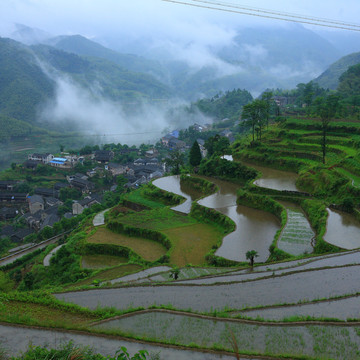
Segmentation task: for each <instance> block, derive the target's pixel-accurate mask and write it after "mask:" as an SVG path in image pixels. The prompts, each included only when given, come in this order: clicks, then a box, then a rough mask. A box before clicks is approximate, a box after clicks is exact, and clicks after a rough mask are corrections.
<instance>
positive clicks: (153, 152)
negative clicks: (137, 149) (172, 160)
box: [145, 149, 159, 158]
mask: <svg viewBox="0 0 360 360" xmlns="http://www.w3.org/2000/svg"><path fill="white" fill-rule="evenodd" d="M157 156H159V152H158V151H157V150H156V149H150V150H147V151H145V157H146V158H154V157H157Z"/></svg>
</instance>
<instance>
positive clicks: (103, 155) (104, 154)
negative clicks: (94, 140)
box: [94, 150, 114, 164]
mask: <svg viewBox="0 0 360 360" xmlns="http://www.w3.org/2000/svg"><path fill="white" fill-rule="evenodd" d="M113 158H114V152H113V151H111V150H98V151H95V153H94V159H95V160H96V161H97V162H99V163H103V164H104V163H108V162H110V161H111V160H112V159H113Z"/></svg>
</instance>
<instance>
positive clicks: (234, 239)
mask: <svg viewBox="0 0 360 360" xmlns="http://www.w3.org/2000/svg"><path fill="white" fill-rule="evenodd" d="M206 179H207V180H209V181H212V182H213V183H215V184H216V185H217V186H218V187H219V191H218V192H217V193H216V194H213V195H210V196H208V197H206V198H204V199H201V200H200V201H199V202H198V203H199V204H200V205H203V206H206V207H209V208H213V209H216V210H218V211H219V212H221V213H222V214H224V215H227V216H228V217H230V218H231V219H232V220H233V221H234V222H235V224H236V229H235V231H234V232H232V233H230V234H228V235H227V236H225V238H224V239H223V243H222V245H221V247H220V248H219V249H218V250H217V252H216V255H218V256H222V257H224V258H226V259H229V260H235V261H247V260H246V252H247V251H249V250H256V251H257V252H258V254H259V257H258V258H257V260H258V261H261V262H262V261H266V259H267V258H268V257H269V246H270V245H271V242H272V241H273V239H274V236H275V233H276V231H277V230H278V229H279V222H278V220H277V218H276V217H275V216H274V215H272V214H270V213H268V212H265V211H261V210H256V209H252V208H249V207H246V206H237V205H236V198H237V195H236V192H237V189H238V185H236V184H233V183H229V182H226V181H222V180H218V179H213V178H211V179H210V178H206Z"/></svg>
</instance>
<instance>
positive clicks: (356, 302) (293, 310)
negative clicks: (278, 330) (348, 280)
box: [234, 296, 360, 320]
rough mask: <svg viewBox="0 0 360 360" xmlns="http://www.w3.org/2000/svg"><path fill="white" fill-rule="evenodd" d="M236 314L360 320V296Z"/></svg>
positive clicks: (273, 318) (277, 318) (281, 317)
mask: <svg viewBox="0 0 360 360" xmlns="http://www.w3.org/2000/svg"><path fill="white" fill-rule="evenodd" d="M236 314H240V315H244V316H246V317H251V318H253V319H256V318H257V317H259V318H261V319H264V320H283V319H285V318H290V317H293V316H303V317H307V316H311V317H313V318H335V319H340V320H347V319H360V296H352V297H349V298H344V299H336V300H331V301H321V302H316V303H311V304H302V305H293V306H281V307H276V308H264V309H254V310H246V311H241V312H239V313H236ZM236 314H234V315H236Z"/></svg>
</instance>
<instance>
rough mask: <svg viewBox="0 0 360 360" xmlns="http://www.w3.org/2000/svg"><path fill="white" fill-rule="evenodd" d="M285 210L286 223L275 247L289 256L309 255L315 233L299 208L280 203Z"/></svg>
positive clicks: (290, 204)
mask: <svg viewBox="0 0 360 360" xmlns="http://www.w3.org/2000/svg"><path fill="white" fill-rule="evenodd" d="M281 204H283V205H284V206H285V208H286V212H287V219H288V220H287V223H286V225H285V228H284V229H283V231H282V233H281V235H280V238H279V240H278V243H277V247H278V248H279V249H280V250H283V251H285V252H287V253H288V254H291V255H296V256H297V255H302V254H310V253H312V252H313V250H314V249H313V246H312V242H313V239H314V237H315V233H314V231H313V230H312V228H311V226H310V224H309V221H308V219H307V218H306V216H305V214H304V212H303V211H302V209H301V207H300V206H296V205H295V204H292V203H284V202H281Z"/></svg>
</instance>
